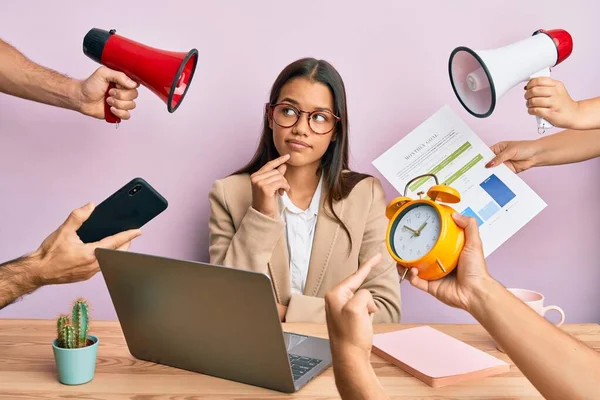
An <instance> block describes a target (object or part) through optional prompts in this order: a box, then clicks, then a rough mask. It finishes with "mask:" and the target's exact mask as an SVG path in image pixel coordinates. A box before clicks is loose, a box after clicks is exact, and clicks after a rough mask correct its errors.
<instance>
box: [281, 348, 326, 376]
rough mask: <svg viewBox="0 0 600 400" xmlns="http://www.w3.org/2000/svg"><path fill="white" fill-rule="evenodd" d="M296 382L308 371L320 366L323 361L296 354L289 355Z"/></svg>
mask: <svg viewBox="0 0 600 400" xmlns="http://www.w3.org/2000/svg"><path fill="white" fill-rule="evenodd" d="M288 358H289V359H290V365H291V367H292V374H293V375H294V381H297V380H298V379H300V378H301V377H303V376H304V375H305V374H306V373H307V372H308V371H310V370H311V369H313V368H314V367H316V366H317V365H319V364H320V363H321V362H322V361H323V360H319V359H318V358H310V357H302V356H299V355H296V354H288Z"/></svg>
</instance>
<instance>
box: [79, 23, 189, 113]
mask: <svg viewBox="0 0 600 400" xmlns="http://www.w3.org/2000/svg"><path fill="white" fill-rule="evenodd" d="M83 53H84V54H85V55H86V56H88V57H89V58H91V59H92V60H94V61H96V62H98V63H100V64H102V65H105V66H106V67H108V68H111V69H114V70H116V71H121V72H123V73H124V74H125V75H127V76H129V77H130V78H131V79H133V80H134V81H136V82H137V83H139V84H141V85H143V86H145V87H147V88H148V89H150V91H152V92H153V93H154V94H156V95H157V96H158V97H160V99H161V100H162V101H163V102H165V103H166V104H167V110H168V111H169V112H170V113H172V112H174V111H175V110H176V109H177V107H179V106H180V105H181V102H182V101H183V98H184V97H185V94H186V93H187V91H188V89H189V87H190V83H191V82H192V77H193V76H194V71H195V70H196V64H197V63H198V50H196V49H192V50H190V51H189V52H187V53H178V52H173V51H166V50H160V49H155V48H153V47H149V46H146V45H143V44H140V43H138V42H134V41H133V40H130V39H127V38H125V37H123V36H120V35H117V34H116V33H115V30H114V29H112V30H110V31H105V30H103V29H98V28H93V29H91V30H90V31H89V32H88V33H87V35H85V37H84V38H83ZM113 87H114V84H111V85H110V86H109V88H108V90H110V89H111V88H113ZM108 90H107V91H106V95H105V98H106V97H108ZM104 116H105V120H106V121H107V122H110V123H119V122H121V119H120V118H118V117H116V116H115V115H114V114H113V113H111V112H110V106H109V105H108V104H107V103H106V101H105V102H104Z"/></svg>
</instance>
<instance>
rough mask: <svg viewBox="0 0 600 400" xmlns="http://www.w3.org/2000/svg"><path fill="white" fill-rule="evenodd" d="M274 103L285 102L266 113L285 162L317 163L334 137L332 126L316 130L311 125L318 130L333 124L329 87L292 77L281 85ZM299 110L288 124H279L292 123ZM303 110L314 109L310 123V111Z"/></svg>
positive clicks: (296, 163) (297, 163)
mask: <svg viewBox="0 0 600 400" xmlns="http://www.w3.org/2000/svg"><path fill="white" fill-rule="evenodd" d="M276 103H285V104H286V105H284V106H282V105H280V106H278V107H275V108H272V113H273V114H272V115H270V117H269V127H270V128H271V129H272V130H273V141H274V143H275V148H276V149H277V151H278V152H279V154H280V155H285V154H289V155H290V159H289V161H288V162H287V164H288V165H290V166H294V167H303V166H308V165H313V164H315V163H316V164H318V163H320V160H321V157H323V155H324V154H325V152H326V151H327V148H328V147H329V143H331V141H332V139H334V138H335V129H331V131H330V132H328V133H325V134H316V133H315V132H313V130H312V129H311V125H312V127H313V128H315V130H317V131H321V132H324V131H326V130H329V128H330V127H331V126H335V118H333V115H334V104H333V96H332V94H331V91H330V90H329V88H328V87H327V86H325V85H323V84H322V83H319V82H313V81H311V80H309V79H306V78H296V79H292V80H290V81H289V82H288V83H286V84H285V85H284V86H283V87H282V88H281V93H280V94H279V98H278V99H277V101H276ZM294 108H295V110H294ZM298 111H300V112H299V115H300V118H299V119H298V122H297V123H296V124H295V125H293V126H290V127H288V128H285V127H282V126H280V125H285V126H289V125H291V124H292V123H293V122H294V121H295V120H296V115H295V113H298ZM302 111H308V112H309V113H312V112H313V111H316V113H313V114H312V115H311V116H310V119H311V120H312V121H311V123H310V124H311V125H309V121H308V118H309V114H308V113H305V112H302ZM326 111H328V112H329V113H327V112H326ZM278 122H279V125H278Z"/></svg>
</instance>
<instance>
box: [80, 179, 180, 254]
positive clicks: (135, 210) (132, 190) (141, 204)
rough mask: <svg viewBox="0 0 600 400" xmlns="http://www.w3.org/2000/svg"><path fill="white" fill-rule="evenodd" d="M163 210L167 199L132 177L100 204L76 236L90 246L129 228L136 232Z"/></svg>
mask: <svg viewBox="0 0 600 400" xmlns="http://www.w3.org/2000/svg"><path fill="white" fill-rule="evenodd" d="M167 207H168V202H167V200H166V199H165V198H164V197H163V196H162V195H161V194H160V193H158V192H157V191H156V190H155V189H154V188H153V187H152V186H151V185H150V184H149V183H148V182H146V181H145V180H144V179H142V178H135V179H132V180H131V181H130V182H129V183H127V184H126V185H125V186H123V187H122V188H120V189H119V190H117V191H116V192H115V193H114V194H112V195H111V196H110V197H108V198H107V199H106V200H104V201H103V202H102V203H100V204H99V205H98V206H97V207H96V208H95V209H94V211H93V212H92V215H90V217H89V218H88V219H87V220H86V221H85V222H84V223H83V224H82V225H81V227H80V228H79V230H78V231H77V235H78V236H79V238H80V239H81V241H82V242H83V243H91V242H97V241H99V240H102V239H104V238H105V237H107V236H112V235H115V234H117V233H119V232H123V231H126V230H129V229H139V228H141V227H142V226H144V225H145V224H146V223H148V222H149V221H150V220H152V219H153V218H155V217H156V216H157V215H158V214H160V213H161V212H163V211H164V210H166V209H167Z"/></svg>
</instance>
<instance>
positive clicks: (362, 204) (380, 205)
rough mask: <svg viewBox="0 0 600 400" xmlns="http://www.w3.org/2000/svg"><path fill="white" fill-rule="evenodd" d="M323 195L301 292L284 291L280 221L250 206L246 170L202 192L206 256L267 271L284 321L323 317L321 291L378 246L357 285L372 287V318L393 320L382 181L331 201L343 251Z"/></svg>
mask: <svg viewBox="0 0 600 400" xmlns="http://www.w3.org/2000/svg"><path fill="white" fill-rule="evenodd" d="M326 195H327V189H326V188H325V186H323V191H322V195H321V204H320V207H319V213H318V216H317V226H316V231H315V237H314V242H313V248H312V253H311V259H310V263H309V270H308V276H307V278H306V285H305V290H304V294H303V295H299V294H294V295H292V294H291V289H290V272H289V271H290V268H289V255H288V250H287V243H286V235H285V223H284V222H283V220H282V219H281V218H279V217H278V218H276V219H273V218H270V217H267V216H266V215H264V214H261V213H260V212H258V211H256V210H255V209H254V208H252V187H251V183H250V177H249V175H248V174H240V175H233V176H229V177H227V178H224V179H221V180H217V181H215V183H214V184H213V187H212V189H211V191H210V193H209V202H210V218H209V231H210V240H209V253H210V262H211V263H213V264H218V265H224V266H228V267H233V268H240V269H246V270H251V271H257V272H262V273H265V274H268V275H269V276H270V277H271V280H272V283H273V288H274V291H275V296H276V298H277V301H278V302H279V303H280V304H283V305H285V306H287V307H288V309H287V314H286V319H285V320H286V322H313V323H325V322H326V320H325V302H324V299H323V298H324V297H325V294H326V293H327V291H329V290H330V289H332V288H333V287H334V286H335V285H337V284H338V283H339V282H341V281H342V280H344V279H345V278H346V277H348V276H349V275H351V274H352V273H353V272H355V271H356V270H357V269H358V267H359V265H360V264H361V263H363V262H364V261H366V260H367V259H368V258H370V257H371V256H373V255H374V254H375V253H376V252H381V255H382V256H383V260H382V261H381V262H380V264H379V265H377V266H376V267H374V268H373V269H372V270H371V273H370V275H369V276H368V277H367V279H366V280H365V282H364V284H363V286H362V288H364V289H367V290H369V291H370V292H371V294H372V295H373V298H374V300H375V304H376V305H377V307H378V308H379V310H378V311H377V312H376V313H375V314H374V319H373V322H374V323H384V322H399V321H400V314H401V311H400V308H401V307H400V305H401V301H400V284H399V276H398V271H397V269H396V263H395V262H394V260H393V259H392V258H391V256H390V255H389V253H388V251H387V248H386V244H385V234H386V229H387V224H388V221H387V218H386V216H385V208H386V199H385V193H384V192H383V188H382V187H381V183H380V182H379V180H378V179H376V178H366V179H364V180H362V181H361V182H360V183H358V184H357V185H356V186H355V187H354V189H353V190H352V192H351V193H350V194H349V195H348V197H346V198H345V199H344V200H342V201H340V202H334V205H333V206H334V209H335V211H336V213H337V215H338V216H339V217H340V219H341V220H342V221H344V223H345V224H346V226H347V227H348V229H349V230H350V232H351V235H352V240H353V247H352V251H351V252H350V253H349V251H350V241H349V239H348V235H347V234H346V232H345V231H344V229H343V228H342V227H341V226H340V225H339V224H338V223H337V222H336V220H335V219H334V218H332V217H331V216H330V214H331V210H329V207H327V208H328V211H327V213H326V212H325V211H324V209H323V205H324V201H325V198H326ZM278 203H279V202H278ZM279 214H280V213H278V215H279Z"/></svg>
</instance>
